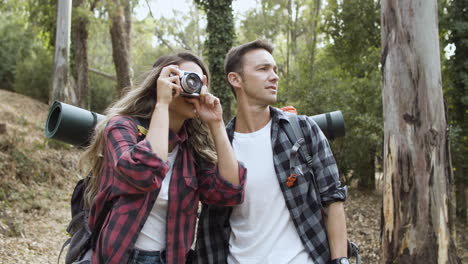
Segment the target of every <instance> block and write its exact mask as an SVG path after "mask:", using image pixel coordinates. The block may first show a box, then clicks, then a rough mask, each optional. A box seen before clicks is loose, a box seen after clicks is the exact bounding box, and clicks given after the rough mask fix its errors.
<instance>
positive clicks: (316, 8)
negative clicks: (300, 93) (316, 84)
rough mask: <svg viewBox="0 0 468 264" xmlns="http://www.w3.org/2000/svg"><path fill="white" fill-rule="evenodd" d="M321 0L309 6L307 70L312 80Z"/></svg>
mask: <svg viewBox="0 0 468 264" xmlns="http://www.w3.org/2000/svg"><path fill="white" fill-rule="evenodd" d="M320 2H321V0H314V1H313V7H312V4H311V6H310V7H309V8H310V17H311V18H312V28H311V31H312V32H311V34H310V38H308V39H307V40H308V41H309V44H308V46H309V53H310V71H309V80H310V82H312V81H313V80H314V70H315V69H314V66H315V51H316V50H317V33H318V30H317V28H318V22H319V20H320V6H321V4H320Z"/></svg>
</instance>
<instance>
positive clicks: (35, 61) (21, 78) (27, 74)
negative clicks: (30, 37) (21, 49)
mask: <svg viewBox="0 0 468 264" xmlns="http://www.w3.org/2000/svg"><path fill="white" fill-rule="evenodd" d="M52 58H53V56H52V54H51V52H50V51H49V50H47V49H45V48H44V47H43V46H40V45H37V46H35V47H32V49H31V52H30V56H28V57H26V58H24V59H23V60H21V61H19V62H18V64H17V66H16V74H15V84H14V90H15V91H16V92H18V93H21V94H24V95H27V96H30V97H32V98H35V99H37V100H39V101H41V102H43V103H47V102H48V99H49V87H51V85H52V84H51V81H52V69H53V62H52Z"/></svg>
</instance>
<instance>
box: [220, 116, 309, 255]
mask: <svg viewBox="0 0 468 264" xmlns="http://www.w3.org/2000/svg"><path fill="white" fill-rule="evenodd" d="M232 145H233V148H234V152H235V154H236V157H237V159H238V160H239V161H242V162H243V163H244V164H245V166H246V168H247V174H248V178H247V181H246V185H245V199H244V202H243V203H242V204H240V205H238V206H235V207H234V209H233V211H232V214H231V218H230V219H229V221H230V224H231V229H232V231H231V236H230V239H229V255H228V263H229V264H234V263H240V264H253V263H255V264H257V263H265V264H267V263H268V264H270V263H271V264H273V263H275V264H277V263H281V264H283V263H295V264H296V263H297V264H304V263H313V262H312V260H311V258H310V256H309V255H308V253H307V252H306V251H305V248H304V246H303V244H302V242H301V240H300V238H299V235H298V234H297V231H296V228H295V227H294V223H293V222H292V219H291V216H290V214H289V211H288V208H287V207H286V202H285V201H284V197H283V194H282V192H281V189H280V186H279V184H278V179H277V176H276V172H275V168H274V164H273V151H272V144H271V120H270V122H269V123H268V124H267V125H266V126H265V127H264V128H262V129H260V130H258V131H255V132H253V133H248V134H242V133H237V132H234V139H233V142H232Z"/></svg>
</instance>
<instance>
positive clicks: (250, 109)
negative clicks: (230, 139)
mask: <svg viewBox="0 0 468 264" xmlns="http://www.w3.org/2000/svg"><path fill="white" fill-rule="evenodd" d="M270 119H271V114H270V107H269V106H268V105H266V106H258V105H256V106H252V105H242V104H239V102H238V108H237V118H236V124H235V125H236V127H235V131H236V132H239V133H252V132H255V131H257V130H260V129H262V128H263V127H265V126H266V124H268V122H269V121H270Z"/></svg>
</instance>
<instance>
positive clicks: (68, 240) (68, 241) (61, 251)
mask: <svg viewBox="0 0 468 264" xmlns="http://www.w3.org/2000/svg"><path fill="white" fill-rule="evenodd" d="M70 241H71V237H70V238H68V239H67V241H65V242H64V243H63V245H62V248H61V249H60V253H59V255H58V259H57V264H59V263H60V257H61V256H62V253H63V250H64V249H65V248H66V247H67V246H68V245H69V244H70Z"/></svg>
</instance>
